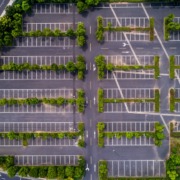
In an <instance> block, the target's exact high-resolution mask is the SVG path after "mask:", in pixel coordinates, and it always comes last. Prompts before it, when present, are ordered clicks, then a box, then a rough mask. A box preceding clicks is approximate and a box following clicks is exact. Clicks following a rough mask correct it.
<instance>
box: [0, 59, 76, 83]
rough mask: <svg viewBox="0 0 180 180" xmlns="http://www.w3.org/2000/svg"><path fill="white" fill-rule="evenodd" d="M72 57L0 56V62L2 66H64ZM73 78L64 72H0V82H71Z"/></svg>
mask: <svg viewBox="0 0 180 180" xmlns="http://www.w3.org/2000/svg"><path fill="white" fill-rule="evenodd" d="M72 60H73V57H72V56H1V58H0V61H1V63H2V64H9V63H11V62H13V63H15V64H23V63H29V64H30V65H33V64H38V65H40V66H42V65H51V64H57V65H61V64H62V65H66V63H68V62H69V61H72ZM72 79H73V76H72V74H70V73H69V72H66V71H56V72H55V71H43V70H38V71H26V70H24V71H22V72H18V71H2V72H0V80H72Z"/></svg>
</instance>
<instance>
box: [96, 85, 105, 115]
mask: <svg viewBox="0 0 180 180" xmlns="http://www.w3.org/2000/svg"><path fill="white" fill-rule="evenodd" d="M97 99H98V112H99V113H102V112H104V91H103V89H101V88H99V89H98V94H97Z"/></svg>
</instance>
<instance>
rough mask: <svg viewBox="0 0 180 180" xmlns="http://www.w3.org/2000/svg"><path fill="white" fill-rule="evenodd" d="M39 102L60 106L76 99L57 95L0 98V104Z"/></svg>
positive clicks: (36, 103)
mask: <svg viewBox="0 0 180 180" xmlns="http://www.w3.org/2000/svg"><path fill="white" fill-rule="evenodd" d="M40 103H44V104H50V105H56V106H62V105H67V104H75V103H76V99H74V98H71V99H70V98H69V99H66V98H63V97H57V98H42V99H38V98H36V97H33V98H26V99H15V98H10V99H6V98H3V99H0V106H5V105H8V106H13V105H21V106H22V105H31V106H33V105H38V104H40Z"/></svg>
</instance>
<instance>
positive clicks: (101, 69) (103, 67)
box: [95, 55, 160, 79]
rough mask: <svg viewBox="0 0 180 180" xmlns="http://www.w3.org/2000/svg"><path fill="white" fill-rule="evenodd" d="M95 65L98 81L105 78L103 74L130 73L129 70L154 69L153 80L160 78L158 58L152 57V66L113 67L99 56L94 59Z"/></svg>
mask: <svg viewBox="0 0 180 180" xmlns="http://www.w3.org/2000/svg"><path fill="white" fill-rule="evenodd" d="M95 63H96V66H97V68H98V69H97V70H98V79H103V78H104V77H105V73H106V72H107V71H108V72H112V71H115V70H122V71H130V70H151V69H154V79H158V78H159V76H160V69H159V56H154V65H145V66H143V65H138V64H136V65H121V66H119V65H114V64H112V63H108V64H106V61H105V57H104V56H103V55H99V56H96V57H95ZM145 73H146V72H145Z"/></svg>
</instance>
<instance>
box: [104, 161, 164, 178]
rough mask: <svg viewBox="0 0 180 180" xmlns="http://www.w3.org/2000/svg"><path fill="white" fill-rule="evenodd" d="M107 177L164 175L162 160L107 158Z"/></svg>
mask: <svg viewBox="0 0 180 180" xmlns="http://www.w3.org/2000/svg"><path fill="white" fill-rule="evenodd" d="M107 162H108V177H130V176H131V177H164V176H166V168H165V161H163V160H108V161H107Z"/></svg>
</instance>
